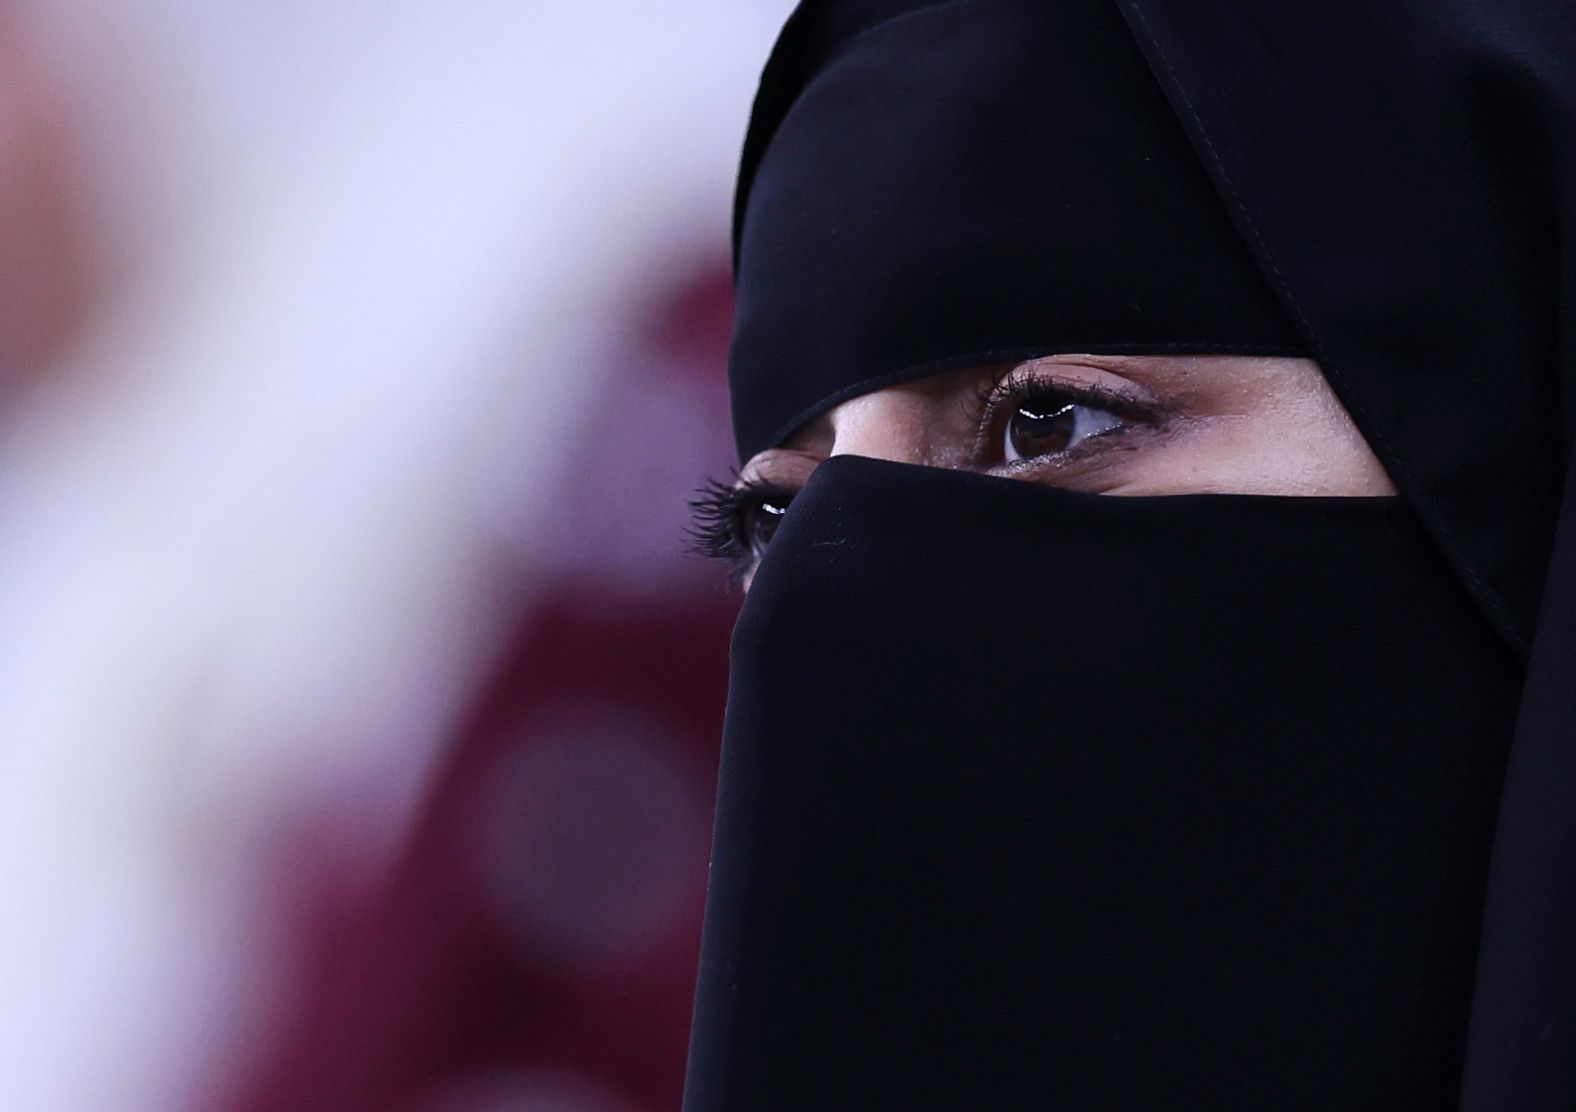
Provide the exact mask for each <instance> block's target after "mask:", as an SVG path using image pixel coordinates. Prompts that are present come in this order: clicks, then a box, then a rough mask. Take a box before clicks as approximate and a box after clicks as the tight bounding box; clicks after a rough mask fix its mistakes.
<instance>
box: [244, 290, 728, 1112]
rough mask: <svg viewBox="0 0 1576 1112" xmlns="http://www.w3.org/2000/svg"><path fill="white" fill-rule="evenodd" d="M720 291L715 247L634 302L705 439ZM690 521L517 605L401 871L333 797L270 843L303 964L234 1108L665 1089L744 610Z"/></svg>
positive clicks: (720, 341)
mask: <svg viewBox="0 0 1576 1112" xmlns="http://www.w3.org/2000/svg"><path fill="white" fill-rule="evenodd" d="M728 311H729V303H728V283H727V277H726V270H725V268H723V267H721V266H706V267H702V268H699V269H698V270H696V271H695V272H694V273H692V274H690V275H689V276H688V277H686V278H685V279H684V280H683V281H681V282H679V283H677V284H676V285H675V286H674V287H672V288H670V289H668V290H667V291H665V292H664V293H663V294H662V295H661V296H659V297H657V298H656V299H655V300H654V303H653V305H652V306H651V307H648V308H646V309H641V310H637V312H636V314H634V315H635V316H636V317H637V318H638V319H639V320H640V321H641V324H640V325H639V326H638V327H637V330H636V331H637V333H638V335H639V339H638V341H637V343H636V345H635V346H636V347H637V348H639V349H640V350H641V351H642V352H643V353H644V355H645V356H646V357H648V358H647V359H646V361H645V362H644V365H643V368H642V369H641V370H640V371H639V372H638V373H641V374H644V375H646V376H647V381H646V382H645V384H644V385H645V387H646V388H648V389H649V388H650V387H651V381H650V380H651V376H656V377H657V378H658V379H659V380H661V381H665V382H667V383H668V385H670V386H671V387H672V388H673V394H674V396H675V397H686V398H690V399H692V402H691V403H686V404H695V405H700V406H701V407H702V408H703V409H704V410H705V412H704V413H703V414H700V416H701V417H702V418H703V419H704V420H705V421H706V422H707V424H708V427H711V428H713V429H714V430H715V435H716V437H718V439H719V442H725V438H726V428H725V420H722V421H720V422H719V420H718V417H719V414H720V412H721V403H720V398H721V396H722V385H721V382H722V374H723V371H722V367H723V362H724V359H725V344H726V337H727V330H728ZM632 373H633V372H632ZM664 376H665V378H664ZM694 399H698V400H694ZM624 466H625V467H628V466H629V461H624ZM695 478H696V479H697V480H698V478H699V476H696V477H695ZM594 479H595V476H592V477H591V479H588V480H586V481H592V480H594ZM679 493H680V495H682V493H683V492H679ZM604 501H605V503H606V505H608V506H610V507H613V508H612V509H610V510H606V511H599V510H595V509H589V510H587V511H586V512H588V513H598V512H611V513H616V512H617V510H616V507H617V504H618V502H617V499H612V500H604ZM666 504H667V503H664V505H666ZM677 504H680V505H681V504H682V497H680V499H679V502H678V503H677ZM681 525H682V522H681V521H680V520H678V519H677V518H673V519H672V520H669V521H668V522H667V525H665V526H663V527H662V528H664V529H671V534H670V535H669V536H667V537H665V538H662V539H661V541H660V543H658V544H656V545H654V547H653V551H655V552H658V553H666V554H667V556H666V558H668V559H671V560H672V563H671V566H670V567H669V573H668V574H667V578H666V579H663V578H661V577H659V579H658V580H657V582H656V585H655V586H653V583H652V582H651V581H650V580H649V579H648V580H646V581H644V582H643V584H642V585H641V587H640V588H639V589H630V588H629V586H628V585H627V584H624V583H621V582H619V581H617V577H616V575H612V574H611V573H609V572H607V571H606V570H605V569H599V568H598V567H596V566H588V567H586V568H584V569H581V570H579V571H576V570H573V569H571V570H568V571H563V570H560V571H559V572H558V573H556V574H555V577H554V579H553V581H552V582H550V583H549V584H548V585H547V589H546V590H545V591H544V590H541V589H538V590H537V591H535V592H534V593H533V595H532V600H531V601H529V602H528V603H526V604H524V605H523V606H522V612H521V614H520V616H519V619H518V622H517V626H518V630H519V632H518V633H517V635H516V637H515V639H514V643H513V645H512V647H511V648H510V649H509V650H508V651H507V652H506V653H505V654H504V657H503V659H502V662H501V664H500V666H499V668H498V669H497V672H496V675H495V677H494V678H493V679H492V681H491V682H490V683H488V684H486V685H484V688H483V691H482V694H481V695H480V697H479V698H478V699H477V700H476V702H475V705H474V707H473V710H472V712H471V714H470V717H469V721H468V723H467V724H466V725H465V726H464V727H463V728H462V729H461V730H459V731H458V733H457V735H456V736H455V738H454V739H453V743H452V745H451V747H450V748H449V750H448V752H447V754H446V756H445V757H444V759H443V760H442V762H441V764H440V766H439V771H438V772H437V774H436V775H435V776H434V777H433V779H432V781H431V784H430V789H429V793H428V796H427V798H426V800H425V803H424V805H423V806H422V808H421V811H420V814H419V817H418V819H417V821H416V822H415V824H414V826H413V827H412V829H411V831H410V834H409V837H408V841H407V843H406V847H405V849H404V850H403V852H402V854H401V855H400V857H399V859H398V861H397V863H396V864H395V866H394V867H393V868H392V869H391V870H390V871H388V872H387V873H386V874H385V875H383V876H381V877H380V878H379V879H378V880H377V881H375V882H373V883H368V882H366V881H365V880H361V879H355V877H356V876H357V874H356V872H355V870H354V869H353V868H344V867H341V866H340V865H337V864H336V861H338V860H340V858H339V857H338V856H337V855H336V853H335V852H334V845H333V843H334V841H335V839H336V837H337V835H336V834H335V832H334V830H333V825H332V822H331V821H330V822H327V823H325V825H324V826H323V828H322V829H310V828H307V829H302V830H299V831H297V832H295V833H294V834H293V835H292V836H291V837H289V838H287V839H286V840H285V842H284V843H283V844H282V845H281V848H280V852H279V855H278V861H279V870H280V883H279V884H278V890H279V891H282V892H293V893H295V894H296V900H297V903H296V906H295V907H293V908H290V909H287V910H286V913H285V916H284V919H285V922H286V924H287V926H286V927H285V929H284V931H283V933H284V934H285V936H286V939H287V949H288V950H290V951H291V952H292V954H293V955H294V960H295V962H296V969H297V973H296V975H295V976H294V977H293V978H291V979H290V980H291V981H292V982H293V985H294V988H293V990H292V993H291V995H290V997H289V999H288V1000H287V1001H286V1003H285V1006H284V1010H283V1015H282V1019H281V1021H280V1023H279V1026H278V1028H277V1030H276V1031H275V1032H273V1033H272V1034H271V1035H270V1037H269V1042H268V1045H266V1046H263V1047H258V1048H255V1049H256V1051H257V1066H256V1069H255V1071H254V1072H253V1074H252V1076H250V1077H249V1078H247V1079H245V1080H244V1082H243V1083H242V1084H241V1085H239V1086H238V1087H237V1090H236V1093H235V1095H234V1096H233V1098H231V1099H228V1100H226V1101H223V1102H221V1105H222V1106H223V1107H225V1108H227V1109H228V1110H229V1112H277V1110H282V1109H289V1110H292V1112H318V1110H323V1112H329V1110H333V1112H356V1110H362V1109H368V1110H371V1109H379V1110H382V1109H419V1110H429V1109H430V1110H440V1109H441V1110H444V1112H460V1110H464V1112H483V1110H485V1112H508V1110H514V1109H519V1110H525V1109H532V1110H538V1109H540V1110H550V1112H641V1110H653V1112H654V1110H665V1109H677V1108H678V1106H679V1103H680V1099H681V1093H682V1086H683V1070H684V1057H685V1050H686V1044H687V1040H688V1030H689V1019H690V1010H691V1006H692V998H693V991H694V979H695V968H696V960H697V956H698V948H699V938H700V924H701V912H702V906H703V902H704V894H705V877H706V860H707V855H708V851H709V843H710V829H711V807H712V795H713V789H714V782H715V768H716V758H717V749H718V740H719V735H720V730H721V721H722V712H723V705H724V700H725V696H726V682H727V639H728V632H729V628H730V626H731V623H732V620H733V615H734V613H735V610H736V608H737V599H736V598H735V597H734V596H733V595H732V593H731V592H729V591H728V590H726V589H725V588H724V586H723V580H724V578H725V576H724V574H723V572H722V571H721V570H720V569H717V570H715V572H713V571H712V570H711V569H707V570H706V571H699V569H697V568H696V567H695V564H694V558H688V559H685V558H682V557H680V556H678V555H677V550H678V545H679V535H680V532H681Z"/></svg>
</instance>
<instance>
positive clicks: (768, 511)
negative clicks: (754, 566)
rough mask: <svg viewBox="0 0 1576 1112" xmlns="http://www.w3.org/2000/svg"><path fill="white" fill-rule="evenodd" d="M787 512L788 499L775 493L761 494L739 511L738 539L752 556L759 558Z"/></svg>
mask: <svg viewBox="0 0 1576 1112" xmlns="http://www.w3.org/2000/svg"><path fill="white" fill-rule="evenodd" d="M787 512H788V499H786V498H782V497H780V496H775V495H771V496H763V497H761V498H760V499H758V500H756V501H755V502H754V503H752V504H750V505H746V506H745V507H744V508H743V509H742V510H741V511H740V514H739V517H740V522H739V532H740V534H741V536H740V539H741V540H742V541H743V542H744V547H745V548H747V549H748V550H749V551H750V553H751V554H752V555H753V556H755V557H757V558H759V556H760V555H761V553H762V552H764V551H765V549H766V546H767V545H768V544H770V543H771V539H772V537H774V536H776V534H777V526H778V524H779V523H780V522H781V521H782V519H783V515H784V514H786V513H787Z"/></svg>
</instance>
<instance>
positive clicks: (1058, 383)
mask: <svg viewBox="0 0 1576 1112" xmlns="http://www.w3.org/2000/svg"><path fill="white" fill-rule="evenodd" d="M1036 396H1039V397H1054V398H1056V399H1058V400H1062V401H1065V402H1068V403H1071V404H1073V405H1080V406H1087V407H1089V408H1091V409H1099V410H1103V411H1105V412H1107V413H1111V414H1113V415H1115V416H1117V417H1120V418H1122V420H1123V427H1124V428H1126V427H1129V426H1133V425H1147V426H1150V427H1159V426H1160V425H1162V424H1163V423H1164V422H1165V420H1166V418H1167V416H1168V414H1167V411H1166V410H1165V408H1164V407H1163V406H1161V405H1160V404H1159V403H1158V402H1156V401H1155V400H1153V399H1152V398H1150V397H1148V396H1146V395H1144V394H1142V393H1140V392H1139V391H1137V390H1135V389H1133V388H1132V387H1130V386H1127V385H1126V384H1124V385H1123V386H1121V387H1118V386H1114V385H1110V384H1107V383H1104V382H1089V381H1085V380H1081V379H1077V378H1073V377H1071V376H1067V375H1063V374H1057V373H1056V372H1055V371H1053V370H1051V369H1050V368H1049V367H1046V366H1039V367H1036V366H1033V365H1024V364H1020V365H1018V366H1016V367H1013V368H1012V369H1011V370H1009V371H1008V372H1007V373H1006V374H1004V375H1001V376H1000V377H999V378H996V379H993V380H991V381H989V382H985V383H982V384H981V385H980V386H979V387H978V388H977V389H976V390H975V399H974V407H973V413H972V416H973V424H974V446H973V458H974V460H975V464H976V467H977V468H978V469H979V470H990V469H991V468H993V467H1000V466H1001V461H999V460H992V458H991V457H992V455H993V452H994V448H993V446H994V444H995V443H996V442H997V441H999V439H1000V437H999V435H998V434H999V432H1000V431H1001V430H1000V425H1001V422H1002V418H1003V417H1004V416H1005V415H1006V414H1007V413H1008V412H1009V410H1010V409H1011V408H1013V407H1016V406H1017V405H1019V404H1021V403H1022V402H1024V401H1026V400H1028V399H1030V398H1034V397H1036ZM1120 431H1121V430H1120V429H1117V430H1112V432H1111V433H1102V434H1099V436H1100V437H1102V438H1103V437H1105V436H1110V435H1112V434H1114V433H1119V432H1120ZM1080 448H1081V445H1080V446H1074V447H1072V448H1068V449H1066V450H1065V451H1063V452H1059V453H1051V454H1048V455H1045V456H1040V457H1037V458H1036V459H1035V460H1032V461H1024V462H1026V463H1038V462H1043V461H1045V460H1054V459H1058V458H1070V457H1071V456H1073V455H1075V454H1077V453H1078V452H1079V451H1080Z"/></svg>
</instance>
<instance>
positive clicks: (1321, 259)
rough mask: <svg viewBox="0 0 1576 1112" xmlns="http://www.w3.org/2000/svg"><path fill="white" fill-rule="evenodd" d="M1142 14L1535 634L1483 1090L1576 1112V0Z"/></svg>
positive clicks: (1232, 178) (1346, 382)
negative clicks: (1574, 464) (1572, 473)
mask: <svg viewBox="0 0 1576 1112" xmlns="http://www.w3.org/2000/svg"><path fill="white" fill-rule="evenodd" d="M1122 6H1123V7H1124V9H1125V11H1126V12H1127V14H1128V16H1129V21H1130V23H1131V26H1132V28H1133V31H1134V34H1135V38H1136V40H1137V41H1138V42H1139V43H1140V44H1141V46H1142V48H1143V49H1144V50H1145V51H1146V53H1147V55H1148V56H1149V58H1150V61H1151V63H1152V65H1153V69H1154V71H1155V72H1156V74H1157V75H1158V76H1159V77H1160V78H1161V79H1162V81H1163V84H1164V85H1165V87H1166V89H1167V91H1168V94H1169V96H1170V98H1171V100H1172V103H1173V105H1174V106H1175V108H1176V111H1177V114H1178V117H1179V118H1180V119H1181V120H1183V122H1184V123H1185V124H1186V126H1187V127H1188V128H1189V130H1190V133H1191V135H1192V137H1193V139H1194V142H1195V147H1196V149H1197V150H1198V152H1199V154H1200V157H1201V159H1202V160H1203V161H1204V163H1205V164H1206V166H1207V167H1208V169H1209V171H1210V173H1211V175H1212V176H1213V178H1214V180H1215V181H1216V183H1217V186H1218V188H1219V190H1220V193H1221V196H1222V198H1223V199H1224V201H1225V202H1226V204H1227V205H1228V207H1229V208H1230V209H1231V210H1232V212H1233V215H1234V218H1235V219H1236V221H1237V223H1238V226H1239V228H1241V229H1242V231H1243V234H1244V237H1245V239H1246V241H1247V242H1248V243H1249V244H1250V245H1251V247H1252V249H1253V251H1254V252H1255V255H1256V257H1257V258H1258V259H1259V260H1260V263H1261V266H1262V267H1263V268H1264V270H1265V273H1266V274H1268V275H1270V276H1271V278H1272V280H1273V282H1274V283H1275V284H1276V286H1277V289H1278V292H1279V293H1280V295H1281V297H1282V299H1283V302H1284V303H1285V304H1286V305H1287V306H1288V310H1289V312H1290V313H1291V314H1292V315H1293V316H1294V318H1295V319H1297V320H1298V322H1299V328H1300V331H1301V332H1302V334H1303V335H1304V336H1305V337H1306V338H1307V340H1308V342H1309V346H1310V348H1311V349H1312V350H1313V352H1314V353H1315V355H1316V356H1317V357H1318V359H1319V362H1320V365H1321V366H1322V367H1323V368H1324V371H1325V373H1326V375H1327V376H1328V377H1329V379H1330V382H1331V384H1332V385H1333V386H1334V387H1335V389H1336V391H1337V393H1339V394H1340V395H1341V398H1342V400H1343V401H1344V402H1345V403H1346V406H1347V408H1348V410H1349V411H1350V412H1351V414H1352V416H1353V417H1354V418H1355V419H1356V421H1357V423H1358V424H1359V426H1361V428H1362V429H1363V431H1364V433H1365V434H1366V435H1367V437H1368V440H1369V442H1370V443H1371V444H1372V445H1373V446H1374V448H1375V450H1376V451H1378V452H1379V454H1380V455H1381V457H1382V458H1383V459H1384V462H1385V464H1386V467H1387V468H1388V469H1389V471H1390V473H1391V475H1392V476H1393V477H1394V478H1395V480H1396V482H1397V484H1398V485H1399V486H1400V487H1401V489H1402V491H1403V493H1405V495H1406V496H1407V498H1408V500H1409V501H1410V502H1411V504H1412V506H1413V507H1414V509H1415V510H1416V511H1417V512H1418V514H1419V515H1420V517H1421V518H1422V520H1423V521H1424V523H1425V525H1426V527H1427V528H1428V530H1429V532H1430V533H1431V534H1432V535H1433V536H1434V538H1435V540H1436V542H1437V543H1438V544H1439V546H1440V550H1441V551H1442V552H1443V553H1444V554H1445V556H1446V558H1447V559H1449V560H1450V561H1451V563H1452V565H1453V566H1454V567H1455V568H1456V570H1457V574H1458V575H1459V576H1460V577H1461V580H1462V582H1463V583H1464V584H1465V585H1466V587H1467V588H1468V590H1470V591H1471V592H1472V593H1473V594H1474V596H1475V597H1476V598H1477V599H1478V601H1479V603H1480V605H1482V607H1483V609H1484V611H1485V613H1486V614H1488V616H1489V617H1490V619H1491V620H1493V621H1494V622H1495V623H1496V625H1497V626H1498V627H1499V628H1500V630H1501V632H1502V633H1503V635H1504V636H1505V638H1506V640H1507V641H1508V642H1509V643H1510V644H1512V645H1514V646H1516V647H1517V648H1518V649H1519V650H1520V651H1523V652H1525V651H1526V648H1527V646H1528V644H1529V642H1530V643H1531V644H1532V662H1531V667H1530V671H1529V679H1528V686H1527V692H1526V700H1525V704H1524V706H1523V709H1522V712H1521V717H1520V726H1519V733H1518V735H1517V739H1516V742H1515V749H1514V753H1513V756H1512V758H1511V765H1510V774H1509V777H1508V780H1507V783H1506V788H1505V795H1504V799H1503V802H1502V808H1501V816H1502V819H1501V828H1500V832H1499V835H1498V839H1497V845H1496V850H1495V857H1494V862H1495V863H1494V868H1493V878H1494V880H1493V885H1492V890H1491V893H1492V894H1491V899H1490V903H1489V907H1488V910H1487V914H1486V919H1485V926H1484V947H1483V954H1482V959H1481V971H1480V976H1479V981H1478V986H1477V991H1476V1004H1475V1019H1474V1024H1473V1037H1472V1043H1471V1048H1470V1050H1469V1053H1468V1069H1467V1074H1468V1078H1467V1086H1466V1090H1465V1093H1464V1098H1463V1107H1464V1108H1466V1109H1467V1110H1468V1112H1520V1110H1534V1109H1536V1110H1543V1109H1560V1110H1569V1109H1571V1108H1573V1107H1576V819H1573V816H1576V706H1573V703H1572V683H1571V674H1572V667H1573V665H1576V585H1573V584H1572V582H1571V581H1572V578H1573V577H1576V520H1573V519H1572V514H1573V511H1576V500H1573V499H1576V491H1572V490H1571V488H1570V486H1569V485H1568V480H1567V473H1568V471H1569V469H1570V467H1571V462H1570V461H1571V458H1572V457H1571V448H1572V432H1573V428H1576V389H1573V385H1576V301H1573V298H1576V243H1573V242H1572V235H1573V230H1576V6H1573V5H1571V4H1566V3H1547V2H1544V0H1494V2H1493V3H1484V2H1482V0H1386V2H1385V3H1369V2H1367V0H1320V2H1319V3H1318V4H1312V3H1286V2H1284V0H1122ZM1562 491H1563V499H1564V510H1563V513H1562V511H1561V508H1560V506H1561V498H1562ZM1557 523H1558V526H1557ZM1557 527H1558V530H1559V539H1558V542H1557V543H1555V542H1554V537H1555V534H1556V528H1557ZM1546 578H1547V584H1548V586H1547V591H1548V597H1547V598H1546V599H1544V600H1543V605H1542V607H1541V610H1540V607H1539V600H1540V598H1541V597H1542V596H1543V595H1544V593H1545V580H1546ZM1534 634H1535V638H1534Z"/></svg>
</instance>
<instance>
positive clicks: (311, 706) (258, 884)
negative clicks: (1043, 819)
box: [0, 0, 790, 1112]
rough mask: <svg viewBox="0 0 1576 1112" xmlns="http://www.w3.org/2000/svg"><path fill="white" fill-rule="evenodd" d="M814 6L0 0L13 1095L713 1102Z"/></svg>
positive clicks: (6, 1095) (465, 1105) (433, 1104)
mask: <svg viewBox="0 0 1576 1112" xmlns="http://www.w3.org/2000/svg"><path fill="white" fill-rule="evenodd" d="M789 6H790V4H789V2H788V0H679V2H674V3H663V4H652V3H646V2H635V0H591V2H588V3H544V2H542V0H524V2H522V3H513V4H506V3H500V2H498V0H449V2H447V3H444V4H433V3H430V2H429V3H410V2H402V0H394V2H393V3H384V4H371V3H367V2H364V0H310V2H307V0H276V2H274V3H269V4H262V5H256V6H248V5H233V4H214V3H211V2H199V0H141V2H139V3H137V4H134V5H127V4H119V5H109V4H102V3H97V2H94V0H0V901H3V902H0V907H3V911H0V1109H6V1110H12V1109H15V1110H18V1112H68V1110H69V1112H86V1110H91V1112H98V1110H114V1112H141V1110H144V1109H146V1110H158V1112H171V1110H185V1109H194V1110H208V1109H224V1110H234V1112H264V1110H272V1109H290V1110H292V1112H293V1110H297V1109H300V1110H316V1109H325V1110H326V1109H334V1110H336V1112H339V1110H354V1109H362V1108H366V1109H404V1108H411V1109H422V1110H429V1109H430V1110H443V1112H516V1110H532V1112H535V1110H542V1112H614V1110H618V1112H626V1110H627V1112H640V1110H645V1109H651V1110H657V1109H676V1108H677V1104H678V1093H679V1086H680V1085H681V1082H682V1069H683V1048H684V1044H685V1039H686V1030H687V1023H688V1016H689V1007H690V993H691V991H692V979H693V974H694V960H695V955H694V950H695V947H696V945H697V943H698V929H699V908H700V902H701V897H702V888H703V885H704V875H705V857H706V841H707V837H708V834H709V811H710V793H711V788H712V784H711V777H712V775H713V761H714V759H715V746H716V731H717V729H718V726H719V723H720V708H721V698H722V690H723V684H724V682H725V675H724V671H725V653H726V632H727V627H728V622H729V620H730V617H731V612H732V607H733V601H732V599H731V598H730V597H729V596H728V594H727V593H726V592H725V591H724V590H723V589H722V588H721V586H720V584H721V580H722V573H721V572H720V571H718V570H717V569H714V568H710V567H706V566H702V565H701V564H700V563H699V562H698V561H696V560H694V559H692V558H687V557H685V556H684V555H682V553H681V529H682V526H683V516H684V503H685V501H686V499H687V497H688V496H689V493H690V491H691V490H692V488H693V487H695V486H696V485H697V484H698V483H699V482H700V480H701V479H702V478H703V477H704V476H705V475H707V474H726V470H727V467H728V465H729V464H730V463H731V462H732V460H731V448H730V441H729V438H728V432H727V416H726V400H725V387H724V382H723V359H724V356H725V345H726V332H727V314H728V297H727V230H728V205H729V200H730V192H731V188H732V183H733V177H734V169H735V164H736V157H737V149H738V145H739V142H740V140H741V138H742V134H743V128H744V122H745V118H746V114H747V111H748V107H749V99H750V96H751V95H752V93H753V85H754V80H755V76H756V74H757V73H758V70H759V67H760V65H761V63H762V61H763V60H764V58H765V55H766V52H767V50H768V48H769V46H770V42H771V39H772V37H773V35H774V34H775V31H776V29H777V27H778V25H779V24H780V23H781V21H782V19H783V18H784V17H785V15H786V14H787V10H788V8H789Z"/></svg>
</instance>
